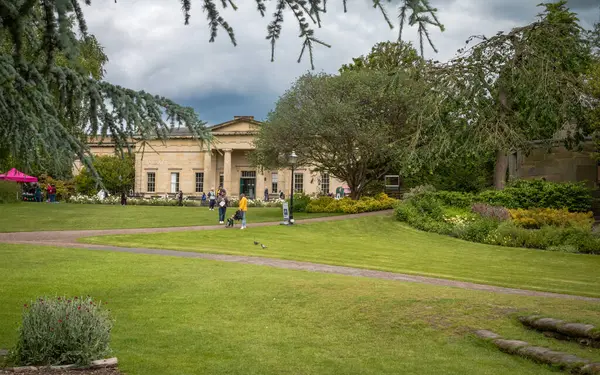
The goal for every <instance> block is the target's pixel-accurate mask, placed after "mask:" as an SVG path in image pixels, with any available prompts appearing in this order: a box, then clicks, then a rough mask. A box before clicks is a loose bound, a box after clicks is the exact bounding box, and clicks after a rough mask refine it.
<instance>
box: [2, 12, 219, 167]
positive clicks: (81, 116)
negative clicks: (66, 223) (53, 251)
mask: <svg viewBox="0 0 600 375" xmlns="http://www.w3.org/2000/svg"><path fill="white" fill-rule="evenodd" d="M86 3H88V4H89V1H86ZM0 25H1V28H0V158H9V159H11V160H15V161H18V163H19V166H20V167H21V168H23V169H24V170H28V169H33V168H35V167H39V166H40V165H43V166H44V167H45V169H48V170H59V169H64V167H65V166H66V165H72V163H73V161H74V159H76V158H79V159H81V160H82V161H84V162H86V163H87V164H88V166H89V167H90V169H91V170H92V171H93V170H94V169H93V167H92V165H91V163H89V158H87V157H85V156H86V155H85V154H86V149H87V147H86V140H87V136H88V135H92V134H93V135H101V136H107V135H110V136H111V137H112V138H113V141H114V142H115V147H116V149H117V150H118V151H120V152H122V150H127V147H128V146H127V145H128V144H129V143H128V142H127V139H129V138H132V137H139V138H141V139H142V140H145V139H148V138H153V137H157V136H158V137H165V136H166V134H167V132H168V130H169V128H171V127H175V126H186V127H187V128H188V129H190V130H191V131H192V133H193V134H194V135H195V136H196V137H197V138H198V139H200V140H206V139H208V138H209V136H208V132H207V131H206V129H205V127H204V123H203V122H202V121H200V119H199V118H198V116H197V115H196V113H195V112H194V110H193V109H192V108H185V107H181V106H179V105H177V104H176V103H174V102H173V101H171V100H169V99H167V98H164V97H161V96H155V95H151V94H148V93H146V92H143V91H141V92H137V91H134V90H130V89H126V88H123V87H120V86H116V85H112V84H109V83H107V82H105V81H102V80H100V79H101V78H102V73H103V69H102V66H103V65H104V63H105V62H106V61H107V57H106V55H104V53H103V51H102V48H101V47H100V46H99V44H98V43H97V41H96V40H95V38H94V37H93V36H92V35H89V34H88V33H87V27H86V23H85V19H84V16H83V13H82V9H81V7H80V4H79V3H78V1H77V0H43V1H35V0H0ZM76 29H78V30H76Z"/></svg>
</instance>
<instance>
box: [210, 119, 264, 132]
mask: <svg viewBox="0 0 600 375" xmlns="http://www.w3.org/2000/svg"><path fill="white" fill-rule="evenodd" d="M260 125H261V122H260V121H256V120H254V118H253V117H241V116H240V117H239V118H234V119H233V120H231V121H227V122H224V123H221V124H218V125H215V126H212V127H211V128H210V131H211V132H213V133H254V132H257V131H258V130H259V128H260Z"/></svg>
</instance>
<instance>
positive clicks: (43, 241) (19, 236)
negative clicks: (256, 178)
mask: <svg viewBox="0 0 600 375" xmlns="http://www.w3.org/2000/svg"><path fill="white" fill-rule="evenodd" d="M389 212H390V211H383V212H369V213H364V214H358V215H343V216H333V217H322V218H314V219H305V220H298V221H297V222H296V223H297V224H305V223H314V222H321V221H336V220H345V219H348V218H357V217H362V216H372V215H383V214H389ZM274 225H279V223H278V222H277V223H256V224H253V225H252V226H253V227H259V226H260V227H263V226H274ZM220 229H224V227H223V226H222V225H218V226H196V227H171V228H136V229H107V230H81V231H46V232H19V233H0V243H15V244H30V245H44V246H60V247H68V248H78V249H86V250H95V251H116V252H122V253H134V254H151V255H162V256H176V257H183V258H199V259H208V260H215V261H222V262H233V263H245V264H254V265H260V266H268V267H275V268H284V269H291V270H299V271H310V272H321V273H330V274H338V275H346V276H356V277H368V278H374V279H385V280H395V281H402V282H412V283H419V284H429V285H437V286H446V287H455V288H461V289H470V290H480V291H486V292H493V293H501V294H512V295H522V296H531V297H551V298H561V299H572V300H584V301H592V302H600V298H593V297H583V296H575V295H569V294H559V293H549V292H538V291H533V290H523V289H515V288H504V287H498V286H492V285H485V284H475V283H469V282H463V281H455V280H447V279H439V278H433V277H425V276H416V275H408V274H400V273H393V272H384V271H373V270H368V269H362V268H352V267H343V266H332V265H326V264H318V263H310V262H300V261H293V260H283V259H273V258H263V257H254V256H238V255H221V254H206V253H193V252H185V251H174V250H162V249H151V248H129V247H117V246H104V245H91V244H83V243H78V242H77V239H78V238H81V237H88V236H101V235H115V234H135V233H160V232H180V231H190V230H220Z"/></svg>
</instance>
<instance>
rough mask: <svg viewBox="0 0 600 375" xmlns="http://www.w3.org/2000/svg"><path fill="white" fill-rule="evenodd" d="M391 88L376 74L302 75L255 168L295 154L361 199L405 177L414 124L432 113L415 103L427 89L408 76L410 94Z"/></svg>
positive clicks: (281, 105)
mask: <svg viewBox="0 0 600 375" xmlns="http://www.w3.org/2000/svg"><path fill="white" fill-rule="evenodd" d="M389 81H390V76H389V74H387V73H385V72H378V71H372V70H361V71H349V72H346V73H344V74H341V75H327V74H318V75H313V74H307V75H304V76H302V77H301V78H299V79H298V80H297V81H296V83H295V84H294V85H293V86H292V88H291V89H289V90H288V91H287V92H286V93H285V94H284V95H283V96H282V97H281V98H280V99H279V101H278V102H277V104H276V106H275V109H274V110H273V111H272V112H271V113H269V115H268V118H267V121H266V123H265V124H264V125H263V126H262V127H261V130H260V133H259V135H258V136H257V137H256V140H255V146H256V151H255V152H254V153H253V154H252V157H253V158H254V159H253V162H254V163H255V164H257V165H259V166H262V167H263V168H268V169H273V168H280V167H287V161H286V157H285V156H286V155H289V154H290V153H291V152H292V151H295V152H296V153H297V155H298V156H299V159H298V164H299V165H301V166H303V167H307V168H310V169H311V170H314V171H317V172H319V171H320V172H327V173H329V174H330V175H332V176H334V177H336V178H338V179H340V180H342V181H346V182H347V183H348V186H349V187H350V190H351V191H352V193H351V196H352V198H359V197H360V196H361V195H362V194H363V191H364V189H365V188H366V187H367V185H368V184H369V183H370V182H372V181H377V180H380V179H382V178H383V176H384V175H386V174H388V173H389V172H390V171H393V172H394V173H396V172H397V170H398V168H399V167H398V164H397V161H398V160H400V159H401V158H402V155H401V154H402V153H403V152H404V150H405V149H406V142H407V141H408V140H409V139H410V136H411V134H412V133H413V132H414V128H413V126H412V124H413V123H414V122H415V121H417V119H418V118H421V117H423V116H425V114H426V113H428V112H430V111H429V110H430V108H428V107H426V106H424V103H423V102H419V101H416V100H414V98H418V97H422V96H423V95H424V92H423V90H426V88H425V87H423V86H421V85H418V84H415V83H416V82H415V81H413V80H411V79H410V77H409V76H408V75H407V76H405V77H404V80H403V87H404V90H402V91H397V92H395V93H389V92H386V91H385V90H384V89H383V88H384V87H385V86H386V85H387V84H388V83H389Z"/></svg>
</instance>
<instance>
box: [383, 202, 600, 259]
mask: <svg viewBox="0 0 600 375" xmlns="http://www.w3.org/2000/svg"><path fill="white" fill-rule="evenodd" d="M449 210H450V209H449V208H444V207H442V203H441V202H439V200H437V199H435V198H434V197H433V196H432V195H430V194H423V195H421V196H420V197H417V198H412V199H410V200H405V201H403V202H401V203H400V204H398V205H397V206H396V209H395V216H396V219H397V220H399V221H402V222H405V223H407V224H409V225H410V226H412V227H414V228H417V229H420V230H424V231H428V232H434V233H439V234H445V235H450V236H453V237H457V238H460V239H463V240H466V241H472V242H480V243H487V244H491V245H500V246H511V247H525V248H532V249H547V250H552V251H569V252H578V253H586V254H600V233H594V232H592V231H591V214H583V213H571V212H569V211H568V210H567V209H562V210H552V209H534V210H510V211H509V210H507V209H505V208H502V207H494V206H489V205H484V204H479V205H474V206H473V207H472V213H465V214H453V215H448V214H445V211H446V212H447V211H449ZM459 212H460V211H459ZM511 217H512V218H513V220H511ZM532 223H533V224H532ZM524 224H525V225H524ZM528 228H539V229H528Z"/></svg>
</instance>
